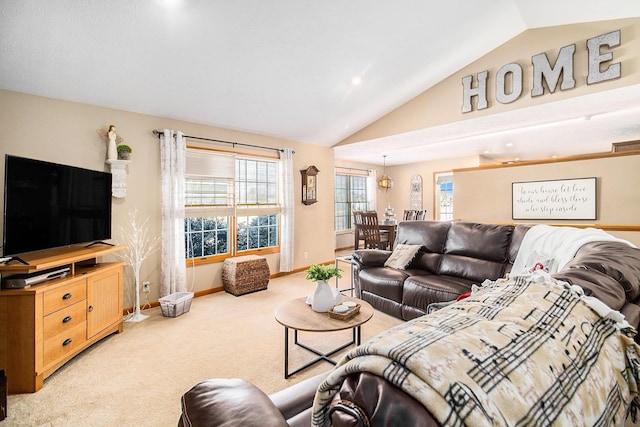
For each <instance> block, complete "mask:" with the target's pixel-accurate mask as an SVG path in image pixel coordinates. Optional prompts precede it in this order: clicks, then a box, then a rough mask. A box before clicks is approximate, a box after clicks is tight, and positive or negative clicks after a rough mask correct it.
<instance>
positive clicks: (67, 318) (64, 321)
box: [62, 316, 71, 323]
mask: <svg viewBox="0 0 640 427" xmlns="http://www.w3.org/2000/svg"><path fill="white" fill-rule="evenodd" d="M67 322H71V316H67V317H65V318H64V319H62V323H67Z"/></svg>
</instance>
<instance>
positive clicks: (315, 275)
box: [305, 264, 342, 313]
mask: <svg viewBox="0 0 640 427" xmlns="http://www.w3.org/2000/svg"><path fill="white" fill-rule="evenodd" d="M306 273H307V275H306V276H305V279H307V280H312V281H315V282H316V289H315V290H314V291H313V297H312V300H311V308H312V309H313V311H317V312H319V313H325V312H327V311H329V310H330V309H331V308H332V307H333V306H334V305H335V301H336V295H334V293H333V291H332V290H331V287H330V286H329V283H327V280H329V279H331V278H332V277H338V278H340V277H342V270H340V269H339V268H338V267H335V266H333V265H329V264H327V265H321V264H311V266H310V267H309V269H308V270H307V271H306Z"/></svg>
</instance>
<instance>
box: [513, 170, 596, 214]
mask: <svg viewBox="0 0 640 427" xmlns="http://www.w3.org/2000/svg"><path fill="white" fill-rule="evenodd" d="M511 185H512V193H511V199H512V218H513V219H596V178H595V177H594V178H578V179H558V180H553V181H529V182H514V183H512V184H511Z"/></svg>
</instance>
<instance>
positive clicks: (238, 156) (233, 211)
mask: <svg viewBox="0 0 640 427" xmlns="http://www.w3.org/2000/svg"><path fill="white" fill-rule="evenodd" d="M187 148H188V149H190V150H205V151H213V152H216V153H219V154H220V155H223V154H226V155H230V156H232V157H233V170H234V178H233V180H232V182H231V184H230V187H231V190H230V196H229V198H228V202H227V205H225V206H220V205H217V206H214V205H211V206H208V207H207V208H204V209H203V215H202V216H194V215H195V213H196V212H197V210H198V208H195V207H194V206H192V205H187V204H186V200H185V224H186V219H187V218H188V217H191V218H200V217H202V218H212V217H216V216H217V217H225V218H227V224H228V230H227V249H228V251H227V252H225V253H221V254H213V255H205V256H202V257H195V258H188V256H189V253H188V251H187V252H186V254H185V263H186V264H187V265H189V266H193V265H201V264H208V263H213V262H220V261H223V260H225V259H226V258H231V257H235V256H242V255H254V254H261V255H264V254H270V253H278V252H280V241H281V240H280V239H281V231H282V230H281V228H282V227H281V225H282V218H281V211H282V205H281V201H280V188H279V187H280V185H282V184H281V182H280V179H281V177H280V173H279V168H280V167H281V165H280V158H279V157H278V156H273V155H263V154H254V153H241V152H235V151H228V150H217V149H213V148H208V147H196V146H188V147H187ZM239 160H240V161H258V162H261V161H264V162H269V163H272V164H274V165H275V171H274V173H273V178H274V180H275V183H272V185H275V191H274V193H275V194H274V195H273V196H274V197H275V200H273V199H270V202H269V203H250V204H244V205H240V204H239V203H238V202H237V198H238V193H239V188H240V187H239V184H238V182H239V179H238V170H237V169H238V162H239ZM185 183H186V181H185ZM241 206H244V207H241ZM216 208H217V209H218V210H219V211H220V212H221V213H219V214H215V211H216ZM206 213H213V214H212V215H205V214H206ZM262 215H276V218H277V220H276V224H275V226H274V227H275V228H276V229H277V231H276V237H275V238H276V241H277V245H275V246H268V247H262V248H251V249H246V250H238V235H239V232H238V223H239V221H238V218H239V217H256V216H262ZM269 226H271V225H269ZM186 238H187V235H186V226H185V235H184V239H185V244H187V243H186Z"/></svg>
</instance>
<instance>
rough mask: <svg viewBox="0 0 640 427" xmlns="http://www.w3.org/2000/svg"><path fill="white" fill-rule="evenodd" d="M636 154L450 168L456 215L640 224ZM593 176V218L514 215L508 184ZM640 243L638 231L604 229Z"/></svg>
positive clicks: (504, 220) (639, 174)
mask: <svg viewBox="0 0 640 427" xmlns="http://www.w3.org/2000/svg"><path fill="white" fill-rule="evenodd" d="M638 165H640V153H638V152H635V154H632V155H625V153H621V154H620V155H615V156H614V155H609V156H606V157H596V158H585V159H576V160H570V161H554V162H549V163H532V164H527V163H523V164H522V165H518V164H513V165H505V166H501V167H480V168H471V169H459V170H454V172H453V185H454V196H453V206H454V218H455V219H457V220H463V221H477V222H494V223H513V222H519V223H545V224H559V225H571V224H593V225H594V226H595V227H598V226H599V225H600V226H603V225H616V226H617V225H623V226H636V227H640V191H638V188H640V168H639V167H638ZM588 177H596V182H597V184H596V202H597V203H596V217H597V219H596V220H595V221H593V220H581V221H578V220H545V221H540V220H535V221H533V220H532V221H522V220H519V221H516V220H513V219H512V216H511V213H512V211H511V207H512V203H511V201H512V195H511V194H512V193H511V189H512V183H514V182H528V181H543V180H558V179H574V178H588ZM607 232H609V233H611V234H613V235H616V236H618V237H620V238H623V239H627V240H630V241H631V242H633V243H635V244H636V245H638V246H640V232H633V231H631V232H630V231H607Z"/></svg>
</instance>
